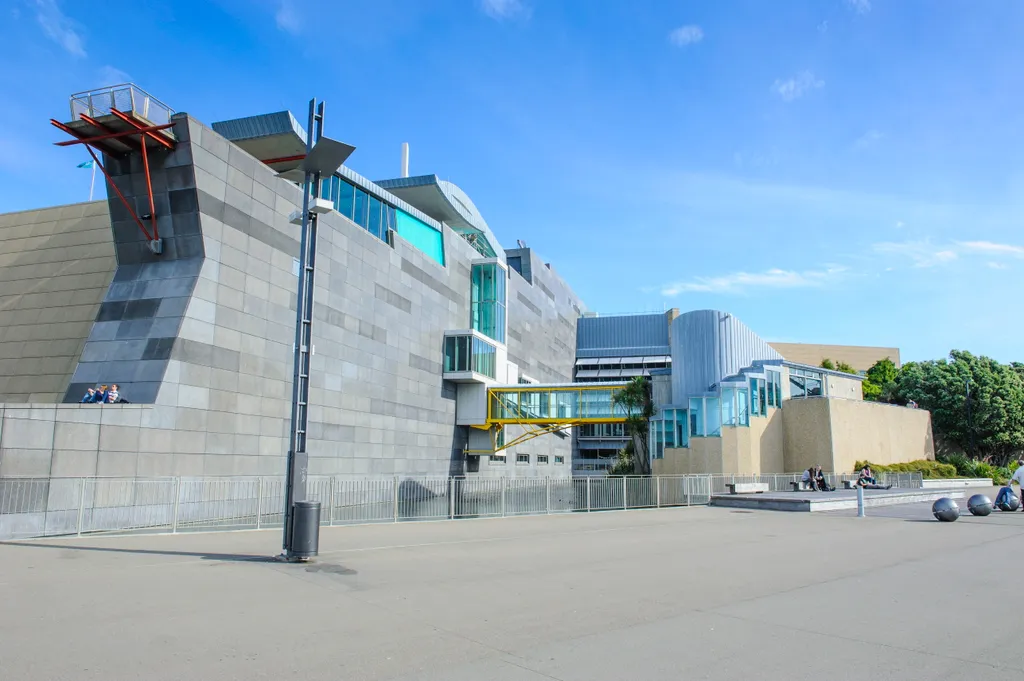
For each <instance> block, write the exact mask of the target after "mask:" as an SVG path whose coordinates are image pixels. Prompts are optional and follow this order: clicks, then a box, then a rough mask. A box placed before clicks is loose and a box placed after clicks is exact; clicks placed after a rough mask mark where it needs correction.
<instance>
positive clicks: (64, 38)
mask: <svg viewBox="0 0 1024 681" xmlns="http://www.w3.org/2000/svg"><path fill="white" fill-rule="evenodd" d="M35 5H36V20H37V21H38V22H39V25H40V26H42V28H43V32H44V33H46V35H47V37H49V38H50V39H51V40H52V41H53V42H55V43H57V44H58V45H60V46H61V47H63V48H64V50H65V51H67V53H68V54H70V55H72V56H74V57H84V56H85V47H84V46H83V45H82V37H81V36H80V35H78V30H77V29H76V27H75V22H74V21H72V20H71V19H70V18H69V17H68V16H67V15H66V14H64V12H62V11H61V9H60V7H58V6H57V0H35Z"/></svg>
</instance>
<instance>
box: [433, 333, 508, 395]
mask: <svg viewBox="0 0 1024 681" xmlns="http://www.w3.org/2000/svg"><path fill="white" fill-rule="evenodd" d="M497 365H498V351H497V348H496V347H495V346H494V345H493V344H492V343H491V342H490V341H488V340H487V339H486V338H484V336H483V334H480V333H479V332H475V331H472V332H470V331H453V332H451V333H445V337H444V375H443V378H444V380H446V381H453V382H455V383H490V382H493V381H494V380H495V378H496V377H497Z"/></svg>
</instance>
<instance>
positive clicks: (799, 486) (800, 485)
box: [789, 480, 814, 492]
mask: <svg viewBox="0 0 1024 681" xmlns="http://www.w3.org/2000/svg"><path fill="white" fill-rule="evenodd" d="M789 484H790V485H792V486H793V491H794V492H813V491H814V489H813V488H812V487H811V483H809V482H804V481H803V480H796V481H792V480H791V481H790V483H789Z"/></svg>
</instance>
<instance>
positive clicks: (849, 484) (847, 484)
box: [843, 480, 857, 489]
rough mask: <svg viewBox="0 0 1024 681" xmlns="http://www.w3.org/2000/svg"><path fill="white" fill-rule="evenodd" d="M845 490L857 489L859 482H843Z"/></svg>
mask: <svg viewBox="0 0 1024 681" xmlns="http://www.w3.org/2000/svg"><path fill="white" fill-rule="evenodd" d="M843 489H857V481H856V480H843Z"/></svg>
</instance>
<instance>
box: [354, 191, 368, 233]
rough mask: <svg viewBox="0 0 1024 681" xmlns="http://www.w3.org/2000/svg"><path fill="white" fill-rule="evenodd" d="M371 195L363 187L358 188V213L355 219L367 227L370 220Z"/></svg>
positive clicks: (360, 224) (364, 227)
mask: <svg viewBox="0 0 1024 681" xmlns="http://www.w3.org/2000/svg"><path fill="white" fill-rule="evenodd" d="M369 199H370V197H369V196H368V195H367V193H366V192H364V191H363V190H362V189H357V190H356V213H355V216H354V217H353V219H354V220H355V222H356V224H357V225H359V226H360V227H362V228H363V229H366V228H367V226H368V225H369V221H370V200H369Z"/></svg>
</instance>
